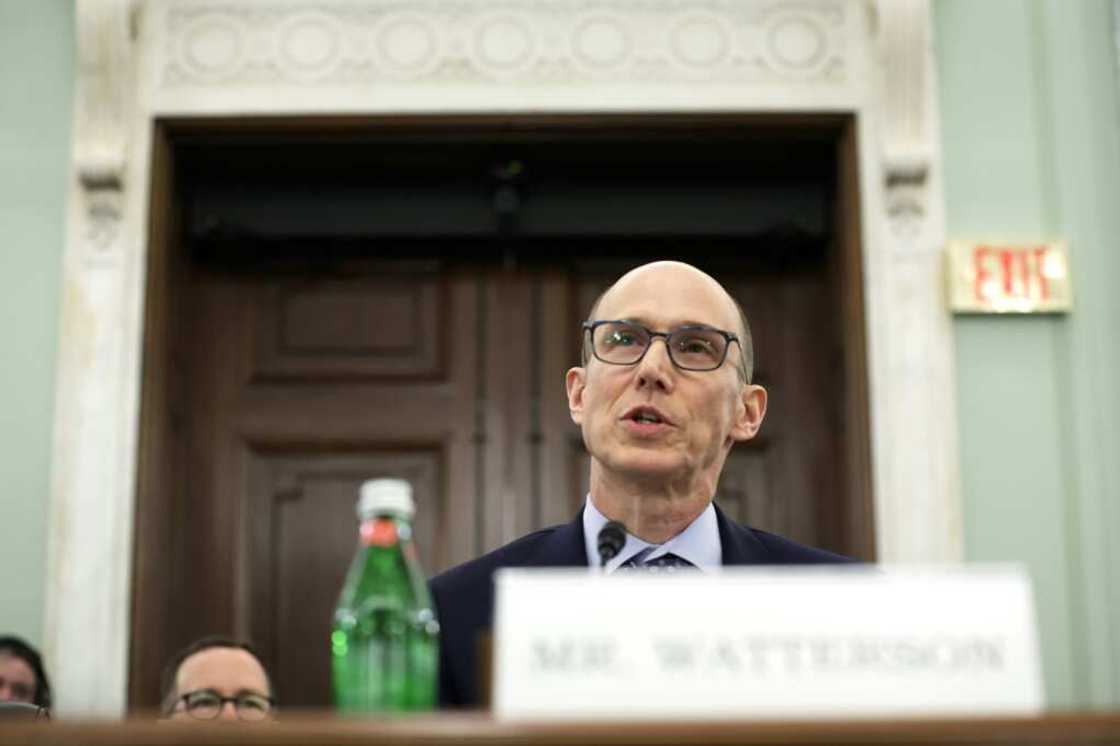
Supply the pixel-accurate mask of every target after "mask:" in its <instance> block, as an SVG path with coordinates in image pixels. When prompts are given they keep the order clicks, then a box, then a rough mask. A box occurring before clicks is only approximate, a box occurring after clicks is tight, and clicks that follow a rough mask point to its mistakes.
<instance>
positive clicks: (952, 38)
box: [934, 0, 1120, 707]
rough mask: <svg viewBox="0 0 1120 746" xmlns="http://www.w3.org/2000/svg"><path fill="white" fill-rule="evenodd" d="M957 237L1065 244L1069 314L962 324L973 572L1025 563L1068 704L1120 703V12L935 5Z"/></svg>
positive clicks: (1056, 681)
mask: <svg viewBox="0 0 1120 746" xmlns="http://www.w3.org/2000/svg"><path fill="white" fill-rule="evenodd" d="M934 12H935V24H936V27H935V33H936V40H935V46H936V50H937V60H938V62H937V65H938V75H939V99H940V107H941V127H942V145H943V157H944V168H945V200H946V218H947V227H948V234H949V236H950V237H952V238H977V239H992V238H995V239H1010V240H1015V239H1022V240H1036V239H1039V238H1043V239H1049V238H1064V239H1067V240H1068V241H1069V242H1070V258H1071V265H1072V268H1071V271H1072V280H1073V283H1074V291H1075V304H1076V306H1075V309H1074V311H1073V313H1071V314H1069V315H1068V316H1056V317H1044V316H1032V317H1021V318H997V317H992V316H982V317H958V318H957V319H956V320H955V322H954V332H955V342H956V371H957V394H958V406H957V416H958V418H959V422H960V447H961V471H962V483H963V490H964V501H965V521H966V551H967V555H968V558H969V559H970V560H979V561H1001V560H1018V561H1025V562H1026V563H1027V564H1028V566H1029V568H1030V570H1031V573H1032V576H1033V578H1034V582H1035V591H1036V600H1037V604H1038V607H1039V622H1040V628H1041V629H1040V633H1041V637H1042V642H1043V658H1044V666H1045V673H1046V683H1047V693H1048V697H1049V701H1050V704H1051V705H1052V706H1059V707H1060V706H1067V707H1068V706H1074V705H1077V706H1087V705H1094V704H1095V705H1103V704H1112V705H1116V704H1120V686H1118V681H1117V679H1118V677H1120V639H1118V638H1117V633H1116V632H1114V631H1113V630H1114V629H1116V628H1117V626H1118V625H1120V588H1118V584H1120V569H1118V568H1117V567H1116V562H1117V560H1118V559H1120V553H1117V552H1116V550H1115V549H1113V537H1114V536H1120V506H1118V502H1120V472H1118V467H1117V464H1118V463H1120V394H1118V393H1117V389H1118V388H1120V294H1118V293H1116V292H1115V291H1114V289H1113V288H1114V287H1115V285H1116V284H1117V282H1120V101H1118V99H1120V86H1118V81H1117V73H1116V59H1115V50H1114V47H1113V37H1112V33H1113V25H1112V8H1111V3H1110V2H1108V0H1077V1H1076V2H1071V1H1070V0H1048V1H1045V2H1040V1H1038V0H1030V1H1028V2H1023V1H1022V0H990V1H988V2H975V1H974V0H935V6H934Z"/></svg>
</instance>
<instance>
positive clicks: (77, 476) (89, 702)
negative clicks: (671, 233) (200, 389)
mask: <svg viewBox="0 0 1120 746" xmlns="http://www.w3.org/2000/svg"><path fill="white" fill-rule="evenodd" d="M75 11H76V21H77V26H78V28H77V33H76V39H77V54H76V57H77V61H78V66H77V76H76V79H75V90H74V128H73V132H74V141H73V151H72V152H73V165H72V174H73V176H72V179H71V180H70V184H69V191H68V207H67V231H66V247H65V250H64V252H63V287H62V293H61V297H62V308H61V313H60V324H59V329H60V331H59V355H58V380H57V387H56V392H55V423H54V435H53V454H52V470H51V497H50V505H49V510H48V528H47V533H48V536H47V542H48V551H47V579H46V594H45V596H46V603H45V629H44V639H45V652H46V657H47V661H48V663H49V664H50V665H49V668H50V671H51V677H52V679H53V681H54V690H55V704H56V709H58V710H59V711H60V712H62V713H64V714H77V715H115V714H119V713H120V712H122V711H123V708H124V705H125V699H124V697H125V688H124V685H125V681H126V675H127V662H128V629H129V608H130V605H131V591H132V587H131V569H132V568H131V562H132V516H133V476H132V475H133V472H134V470H135V468H134V461H135V459H134V451H135V448H134V447H133V443H134V438H135V432H136V429H137V424H138V423H137V417H136V412H137V410H138V388H137V386H136V382H137V379H138V376H137V367H136V364H135V361H136V360H137V359H138V358H139V353H140V344H141V342H140V339H141V335H140V329H139V328H138V326H137V324H136V319H137V317H138V315H137V314H136V313H135V309H136V304H137V303H138V302H139V295H138V293H137V289H138V284H137V282H136V280H137V278H138V277H140V276H142V271H141V270H140V269H139V267H137V266H136V263H137V262H139V261H140V259H141V256H140V252H139V250H138V244H137V242H136V241H135V240H134V236H135V234H136V232H137V229H138V228H139V227H140V225H141V224H140V223H139V221H141V220H143V217H142V216H141V215H140V213H139V211H137V210H136V209H135V208H133V210H132V212H128V211H127V210H126V191H125V185H126V184H128V183H129V179H128V174H127V171H128V167H129V155H128V142H129V130H130V128H134V127H136V122H135V121H134V119H133V117H132V110H131V108H130V100H131V97H132V92H133V75H132V73H133V70H132V52H131V50H132V41H131V38H130V36H131V34H130V4H129V2H127V0H101V1H100V2H82V3H77V4H75ZM130 239H132V240H130Z"/></svg>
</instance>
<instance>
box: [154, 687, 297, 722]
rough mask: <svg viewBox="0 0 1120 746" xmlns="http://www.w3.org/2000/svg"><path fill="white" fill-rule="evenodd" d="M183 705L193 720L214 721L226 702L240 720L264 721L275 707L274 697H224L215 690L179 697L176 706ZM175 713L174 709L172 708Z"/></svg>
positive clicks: (200, 690) (201, 690)
mask: <svg viewBox="0 0 1120 746" xmlns="http://www.w3.org/2000/svg"><path fill="white" fill-rule="evenodd" d="M179 702H182V703H183V709H185V710H186V711H187V714H188V715H190V716H191V717H192V718H197V719H199V720H213V719H214V718H216V717H218V715H219V714H221V712H222V708H223V707H224V706H225V704H226V702H232V703H233V707H234V709H235V710H236V711H237V719H238V720H264V719H265V718H267V717H268V715H269V713H270V712H272V708H273V707H274V706H275V702H273V700H272V697H266V696H264V695H263V694H256V693H254V692H242V693H241V694H238V695H237V696H235V697H223V696H222V695H220V694H218V693H217V692H216V691H214V690H213V689H199V690H198V691H194V692H187V693H186V694H183V695H181V696H180V697H179V699H178V700H177V701H176V703H175V704H176V705H178V704H179ZM172 711H174V708H172Z"/></svg>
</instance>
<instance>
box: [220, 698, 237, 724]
mask: <svg viewBox="0 0 1120 746" xmlns="http://www.w3.org/2000/svg"><path fill="white" fill-rule="evenodd" d="M218 717H219V718H221V719H222V720H237V703H235V702H232V701H228V700H227V701H225V702H222V710H221V712H219V713H218Z"/></svg>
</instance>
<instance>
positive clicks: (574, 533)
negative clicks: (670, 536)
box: [525, 504, 771, 567]
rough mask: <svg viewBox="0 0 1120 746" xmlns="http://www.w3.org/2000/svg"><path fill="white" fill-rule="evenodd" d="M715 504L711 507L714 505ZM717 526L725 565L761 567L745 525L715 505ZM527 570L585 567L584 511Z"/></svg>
mask: <svg viewBox="0 0 1120 746" xmlns="http://www.w3.org/2000/svg"><path fill="white" fill-rule="evenodd" d="M713 505H714V504H713ZM714 507H715V509H716V523H717V524H718V526H719V540H720V544H721V545H722V549H723V564H725V565H763V564H767V563H769V562H770V561H771V558H770V553H769V552H768V551H767V550H766V547H764V546H763V545H762V542H760V541H759V540H758V539H757V538H755V536H754V534H752V533H751V532H750V530H749V529H748V528H746V527H745V526H740V525H739V524H738V523H735V522H734V521H732V520H730V519H729V518H728V517H727V516H726V515H725V514H724V512H723V511H722V510H720V508H719V506H718V505H714ZM525 566H527V567H587V546H586V544H585V542H584V536H583V511H582V510H581V511H580V512H579V513H577V514H576V517H575V519H574V520H572V521H570V522H569V523H565V524H564V525H562V526H558V527H556V529H555V530H553V531H552V532H551V533H549V534H548V535H547V536H545V537H544V539H543V541H542V542H541V545H540V547H539V548H538V549H537V551H536V553H534V554H533V556H532V557H530V558H529V559H528V560H527V561H526V562H525Z"/></svg>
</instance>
